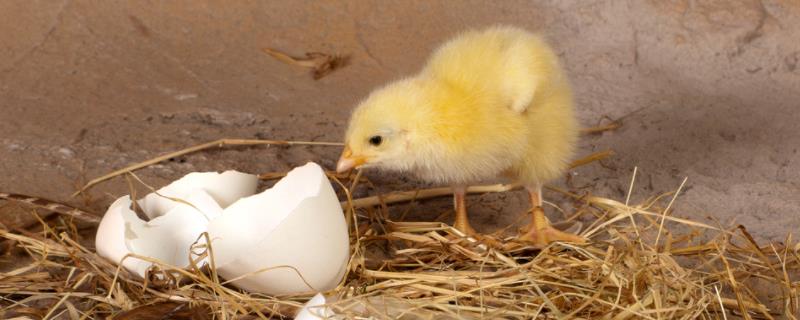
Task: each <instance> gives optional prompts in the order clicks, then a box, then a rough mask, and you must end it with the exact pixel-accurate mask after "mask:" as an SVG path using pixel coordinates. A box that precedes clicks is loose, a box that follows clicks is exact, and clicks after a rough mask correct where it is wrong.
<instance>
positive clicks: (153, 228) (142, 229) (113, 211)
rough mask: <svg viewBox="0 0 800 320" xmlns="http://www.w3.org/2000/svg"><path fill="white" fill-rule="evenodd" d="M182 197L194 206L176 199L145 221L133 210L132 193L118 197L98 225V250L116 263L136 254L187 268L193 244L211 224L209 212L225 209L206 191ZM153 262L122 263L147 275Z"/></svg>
mask: <svg viewBox="0 0 800 320" xmlns="http://www.w3.org/2000/svg"><path fill="white" fill-rule="evenodd" d="M182 200H183V201H186V202H187V203H190V204H191V206H190V205H188V204H186V203H180V202H177V203H176V205H174V206H172V208H171V209H170V210H169V211H168V212H156V213H155V214H154V215H156V217H155V218H153V219H151V220H150V221H144V220H142V219H140V218H139V217H138V216H137V215H136V213H135V212H134V211H133V210H132V209H131V204H132V202H131V200H130V197H129V196H125V197H122V198H120V199H118V200H117V201H115V202H114V203H113V204H112V205H111V207H110V208H109V210H108V212H106V215H105V216H104V217H103V220H102V221H101V222H100V226H99V227H98V230H97V238H96V240H95V242H96V243H95V246H96V247H97V252H98V253H99V254H100V255H101V256H104V257H107V258H109V259H111V260H112V261H115V262H119V261H120V259H122V258H123V257H124V256H125V255H126V254H128V253H134V254H137V255H141V256H146V257H150V258H154V259H158V260H160V261H162V262H163V263H166V264H169V265H172V266H177V267H182V268H185V267H188V266H189V250H190V247H191V245H192V244H193V243H194V242H195V241H198V239H199V237H200V234H202V233H203V232H205V231H206V228H207V226H208V218H207V216H206V214H210V215H216V216H218V215H221V214H222V208H220V207H219V205H218V204H217V203H216V201H214V199H212V198H211V196H210V195H208V194H207V193H206V192H205V191H203V190H195V191H194V192H192V193H190V194H189V195H188V196H187V197H186V198H184V199H182ZM199 240H200V241H198V242H199V243H204V241H203V240H202V239H199ZM150 265H151V263H150V262H148V261H144V260H141V259H138V258H136V257H129V258H127V259H125V261H124V262H123V266H124V267H125V268H127V269H128V270H130V271H132V272H134V273H135V274H138V275H139V276H144V273H145V271H147V268H149V267H150Z"/></svg>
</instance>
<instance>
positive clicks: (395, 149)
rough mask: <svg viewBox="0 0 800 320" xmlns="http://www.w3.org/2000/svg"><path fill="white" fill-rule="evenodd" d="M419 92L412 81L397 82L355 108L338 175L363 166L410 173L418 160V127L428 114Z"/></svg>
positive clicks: (424, 101)
mask: <svg viewBox="0 0 800 320" xmlns="http://www.w3.org/2000/svg"><path fill="white" fill-rule="evenodd" d="M420 89H421V88H420V85H419V84H417V83H415V82H414V81H412V80H402V81H398V82H395V83H393V84H389V85H388V86H386V87H384V88H381V89H379V90H377V91H375V92H373V93H372V94H371V95H370V96H369V97H367V99H366V100H364V101H363V102H362V103H361V104H360V105H359V106H358V107H356V109H355V110H354V112H353V114H352V116H351V117H350V123H349V126H348V128H347V132H346V134H345V148H344V151H343V152H342V155H341V157H340V158H339V162H338V164H337V166H336V171H338V172H344V171H347V170H350V169H352V168H356V167H361V166H367V167H380V168H384V169H390V170H398V171H402V170H406V169H409V168H410V167H411V166H412V165H413V163H414V159H415V154H414V151H413V149H414V145H415V144H416V143H417V141H415V140H416V139H415V137H416V135H417V133H418V127H419V124H420V123H422V122H421V121H423V122H424V120H423V119H424V118H425V114H426V112H427V111H426V109H427V108H426V107H425V104H426V99H425V97H424V92H423V91H422V90H420Z"/></svg>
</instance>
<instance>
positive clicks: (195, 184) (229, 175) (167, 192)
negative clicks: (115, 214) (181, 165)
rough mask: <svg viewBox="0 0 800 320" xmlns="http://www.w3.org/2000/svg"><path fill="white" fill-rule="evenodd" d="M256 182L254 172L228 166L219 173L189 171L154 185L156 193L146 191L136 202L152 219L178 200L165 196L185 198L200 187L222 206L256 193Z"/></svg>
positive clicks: (256, 178)
mask: <svg viewBox="0 0 800 320" xmlns="http://www.w3.org/2000/svg"><path fill="white" fill-rule="evenodd" d="M257 185H258V176H255V175H252V174H246V173H241V172H238V171H233V170H229V171H225V172H223V173H217V172H193V173H190V174H187V175H185V176H183V178H180V179H178V180H175V181H174V182H172V183H170V184H169V185H167V186H166V187H163V188H161V189H158V191H157V194H156V193H150V194H148V195H147V196H145V197H144V198H143V199H142V200H139V205H140V206H141V207H142V211H144V212H145V214H146V215H147V217H148V218H150V219H153V218H155V217H157V216H159V215H160V214H163V213H165V212H167V211H169V210H170V209H172V207H174V206H175V205H177V204H178V202H175V201H172V200H170V199H169V198H178V199H184V200H185V198H186V197H187V196H188V195H189V194H190V193H192V192H194V190H197V189H202V190H204V191H205V192H206V193H208V194H209V195H210V196H211V197H212V198H213V199H214V200H215V201H216V202H217V203H218V205H219V206H220V207H222V208H226V207H228V206H229V205H230V204H231V203H234V202H235V201H236V200H239V198H242V197H246V196H249V195H252V194H254V193H256V187H257ZM209 218H216V217H209Z"/></svg>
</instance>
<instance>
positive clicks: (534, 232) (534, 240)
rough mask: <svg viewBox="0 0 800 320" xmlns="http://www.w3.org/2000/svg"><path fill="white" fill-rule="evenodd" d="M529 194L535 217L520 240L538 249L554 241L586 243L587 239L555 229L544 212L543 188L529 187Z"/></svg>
mask: <svg viewBox="0 0 800 320" xmlns="http://www.w3.org/2000/svg"><path fill="white" fill-rule="evenodd" d="M527 189H528V194H529V195H530V199H531V206H532V207H533V216H532V221H531V224H530V225H529V229H528V231H527V232H525V233H524V234H522V235H520V237H519V239H520V240H522V241H525V242H530V243H531V244H533V245H534V246H536V247H544V246H547V245H548V244H550V243H551V242H553V241H568V242H575V243H586V239H584V238H583V237H581V236H578V235H574V234H571V233H566V232H563V231H560V230H558V229H556V228H553V227H552V226H551V225H550V223H549V222H547V218H546V217H545V216H544V210H542V188H541V186H534V187H529V188H527Z"/></svg>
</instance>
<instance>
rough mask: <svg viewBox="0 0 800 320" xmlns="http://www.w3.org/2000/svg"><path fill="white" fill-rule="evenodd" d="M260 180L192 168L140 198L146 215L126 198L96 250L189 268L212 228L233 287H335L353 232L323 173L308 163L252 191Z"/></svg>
mask: <svg viewBox="0 0 800 320" xmlns="http://www.w3.org/2000/svg"><path fill="white" fill-rule="evenodd" d="M257 180H258V179H257V177H256V176H254V175H248V174H244V173H239V172H234V171H227V172H224V173H221V174H220V173H213V172H212V173H191V174H188V175H186V176H185V177H183V178H181V179H179V180H177V181H175V182H173V183H171V184H169V185H167V186H166V187H163V188H161V189H159V190H158V191H157V192H154V193H151V194H148V195H146V196H145V197H144V198H142V199H141V200H139V201H138V202H137V203H136V204H137V205H139V206H140V207H141V208H142V210H143V212H144V214H145V216H146V218H147V220H145V219H142V218H141V217H139V216H137V214H136V212H134V210H133V209H132V207H131V206H132V205H133V201H132V200H131V198H130V197H129V196H125V197H121V198H119V199H117V201H115V202H114V203H113V204H112V205H111V206H110V207H109V209H108V212H106V215H105V216H104V217H103V220H102V221H101V223H100V226H99V228H98V231H97V238H96V247H97V252H98V253H99V254H100V255H101V256H104V257H107V258H109V259H111V260H112V261H114V262H117V263H120V260H121V259H122V258H123V257H124V256H125V255H127V254H131V253H133V254H137V255H140V256H145V257H150V258H153V259H157V260H159V261H162V262H163V263H166V264H168V265H172V266H175V267H180V268H185V267H188V264H189V254H190V249H191V246H192V244H194V243H196V242H200V243H202V242H203V241H204V239H203V238H200V235H201V234H202V233H203V232H206V231H208V233H209V236H210V238H211V240H212V244H213V246H212V248H213V250H214V251H213V252H214V262H215V266H216V268H217V271H218V273H219V274H220V275H221V276H223V277H224V278H226V279H228V280H231V281H232V284H233V285H235V286H238V287H240V288H243V289H246V290H249V291H253V292H260V293H267V294H297V293H304V292H312V291H317V292H318V291H325V290H329V289H332V288H334V287H335V286H336V285H337V284H338V283H339V281H341V279H342V277H344V274H345V269H346V265H347V260H348V257H349V253H350V250H349V237H348V234H347V226H346V225H345V220H344V214H343V212H342V208H341V205H340V204H339V200H338V199H337V197H336V194H335V192H334V191H333V188H332V186H331V184H330V181H329V180H328V179H327V177H326V176H325V172H324V171H323V170H322V168H321V167H320V166H319V165H317V164H315V163H308V164H306V165H304V166H302V167H298V168H295V169H294V170H292V171H290V172H289V173H288V174H287V176H286V177H284V178H283V179H281V180H280V181H278V182H277V183H276V184H275V186H274V187H273V188H271V189H269V190H266V191H264V192H262V193H260V194H256V195H253V194H254V193H255V189H256V184H257V182H258V181H257ZM205 262H206V261H200V264H203V263H205ZM122 264H123V266H124V267H125V268H126V269H128V270H130V271H132V272H133V273H135V274H137V275H139V276H144V274H145V272H146V270H147V269H148V268H149V267H150V266H151V263H150V262H148V261H145V260H142V259H139V258H135V257H129V258H127V259H125V260H124V262H122ZM301 275H302V277H301Z"/></svg>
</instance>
